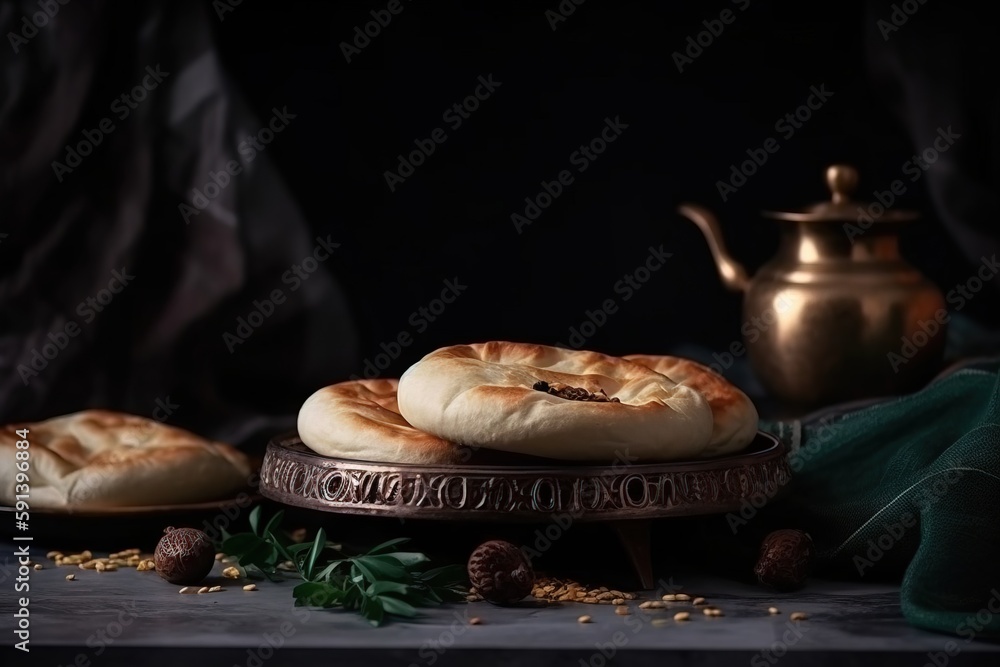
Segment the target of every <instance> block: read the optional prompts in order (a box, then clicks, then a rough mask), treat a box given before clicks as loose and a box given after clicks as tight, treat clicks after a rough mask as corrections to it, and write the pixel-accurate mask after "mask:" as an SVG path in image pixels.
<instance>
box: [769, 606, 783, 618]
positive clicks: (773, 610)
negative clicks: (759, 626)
mask: <svg viewBox="0 0 1000 667" xmlns="http://www.w3.org/2000/svg"><path fill="white" fill-rule="evenodd" d="M767 613H769V614H770V615H771V616H776V615H778V614H780V613H781V612H780V611H779V610H778V608H777V607H768V608H767Z"/></svg>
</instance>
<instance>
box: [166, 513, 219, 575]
mask: <svg viewBox="0 0 1000 667" xmlns="http://www.w3.org/2000/svg"><path fill="white" fill-rule="evenodd" d="M163 532H164V535H163V537H161V538H160V541H159V543H158V544H157V545H156V551H154V552H153V562H155V563H156V572H157V574H159V575H160V576H161V577H163V578H164V579H166V580H167V581H169V582H170V583H172V584H197V583H198V582H200V581H201V580H202V579H204V578H205V577H206V576H208V573H209V572H211V571H212V565H214V564H215V549H214V548H213V546H212V540H210V539H208V535H206V534H205V533H203V532H201V531H200V530H198V529H196V528H174V527H173V526H171V527H169V528H166V529H164V531H163Z"/></svg>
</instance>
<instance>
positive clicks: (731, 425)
mask: <svg viewBox="0 0 1000 667" xmlns="http://www.w3.org/2000/svg"><path fill="white" fill-rule="evenodd" d="M624 358H625V359H628V360H629V361H633V362H635V363H637V364H642V365H643V366H645V367H647V368H650V369H652V370H654V371H656V372H657V373H661V374H663V375H665V376H667V377H669V378H670V379H671V380H673V381H675V382H678V383H680V384H684V385H687V386H688V387H691V388H692V389H694V390H696V391H697V392H699V393H700V394H701V395H702V396H704V397H705V400H707V401H708V404H709V406H710V407H711V408H712V420H713V423H714V426H713V429H712V443H711V446H712V447H713V448H715V447H717V446H719V445H720V444H722V445H727V444H728V445H732V444H737V445H740V446H746V445H747V444H749V443H750V441H751V440H753V438H754V435H755V434H756V432H757V420H758V416H757V409H756V408H755V407H754V404H753V402H752V401H751V400H750V398H749V397H748V396H747V395H746V394H744V393H743V392H742V391H740V390H739V389H738V388H737V387H736V386H735V385H733V384H732V383H730V382H729V381H727V380H726V379H725V378H724V377H722V376H721V375H719V374H718V373H716V372H714V371H713V370H712V369H711V368H709V367H707V366H703V365H702V364H699V363H697V362H695V361H691V360H690V359H683V358H681V357H672V356H669V355H652V354H630V355H626V356H625V357H624Z"/></svg>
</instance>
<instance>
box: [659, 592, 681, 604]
mask: <svg viewBox="0 0 1000 667" xmlns="http://www.w3.org/2000/svg"><path fill="white" fill-rule="evenodd" d="M660 599H661V600H663V601H664V602H673V601H674V600H676V599H677V596H676V595H674V594H673V593H667V594H666V595H664V596H663V597H662V598H660Z"/></svg>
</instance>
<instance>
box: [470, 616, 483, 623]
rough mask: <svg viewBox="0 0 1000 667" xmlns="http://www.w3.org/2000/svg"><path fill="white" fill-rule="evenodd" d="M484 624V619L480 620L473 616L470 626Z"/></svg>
mask: <svg viewBox="0 0 1000 667" xmlns="http://www.w3.org/2000/svg"><path fill="white" fill-rule="evenodd" d="M482 622H483V619H481V618H479V617H478V616H473V617H472V618H470V619H469V625H481V624H482Z"/></svg>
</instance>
